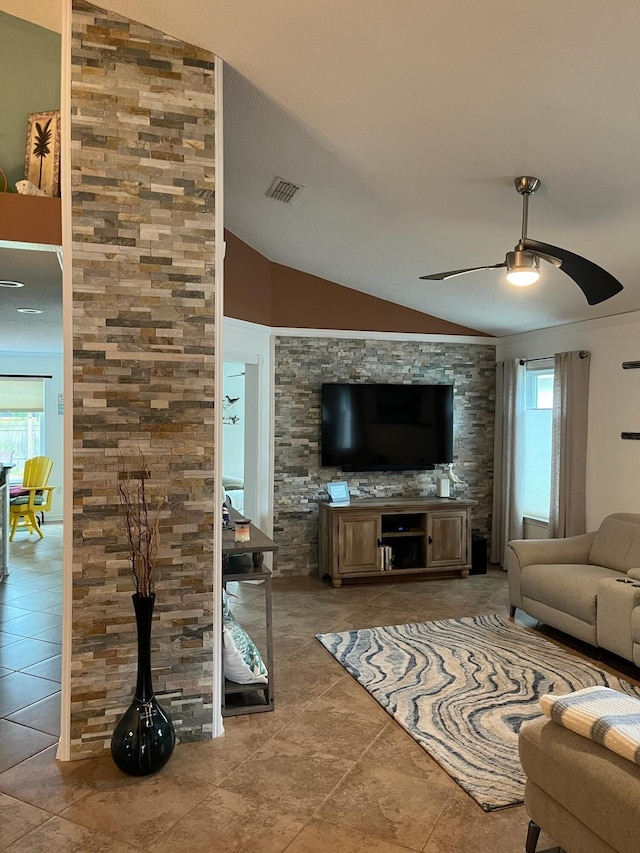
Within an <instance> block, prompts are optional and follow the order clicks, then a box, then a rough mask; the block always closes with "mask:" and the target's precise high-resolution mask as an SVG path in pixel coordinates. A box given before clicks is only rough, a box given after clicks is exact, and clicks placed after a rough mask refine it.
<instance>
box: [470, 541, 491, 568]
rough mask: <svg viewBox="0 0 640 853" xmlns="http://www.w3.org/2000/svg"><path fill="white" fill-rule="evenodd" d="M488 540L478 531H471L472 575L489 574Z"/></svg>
mask: <svg viewBox="0 0 640 853" xmlns="http://www.w3.org/2000/svg"><path fill="white" fill-rule="evenodd" d="M487 544H488V543H487V540H486V539H485V537H484V536H482V534H481V533H480V531H478V530H472V531H471V571H470V572H469V574H470V575H486V573H487Z"/></svg>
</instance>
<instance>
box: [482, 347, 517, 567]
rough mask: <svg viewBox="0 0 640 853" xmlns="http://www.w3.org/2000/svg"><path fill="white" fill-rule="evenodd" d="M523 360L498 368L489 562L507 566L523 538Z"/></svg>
mask: <svg viewBox="0 0 640 853" xmlns="http://www.w3.org/2000/svg"><path fill="white" fill-rule="evenodd" d="M520 361H521V360H520V359H519V358H517V359H510V360H508V361H499V362H498V363H497V365H496V421H495V438H494V447H493V519H492V523H491V552H490V555H489V560H490V561H491V562H492V563H500V565H501V566H502V567H503V568H504V567H505V566H506V549H507V543H508V542H509V540H510V539H522V537H523V528H522V512H523V510H522V504H523V474H524V441H523V436H522V431H523V429H524V412H525V366H524V364H521V363H520Z"/></svg>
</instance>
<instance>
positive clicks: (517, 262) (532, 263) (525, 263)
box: [507, 249, 540, 272]
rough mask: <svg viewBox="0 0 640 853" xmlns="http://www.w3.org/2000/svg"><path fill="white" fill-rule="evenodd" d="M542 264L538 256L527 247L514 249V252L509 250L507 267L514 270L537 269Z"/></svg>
mask: <svg viewBox="0 0 640 853" xmlns="http://www.w3.org/2000/svg"><path fill="white" fill-rule="evenodd" d="M539 266H540V261H539V260H538V256H537V255H534V253H533V252H528V251H526V249H514V251H513V252H507V269H508V270H509V272H511V271H512V270H520V269H522V270H537V269H538V268H539Z"/></svg>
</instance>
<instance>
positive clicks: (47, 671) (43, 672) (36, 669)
mask: <svg viewBox="0 0 640 853" xmlns="http://www.w3.org/2000/svg"><path fill="white" fill-rule="evenodd" d="M38 639H46V641H47V642H52V638H45V637H39V638H38ZM22 671H23V672H24V673H26V674H27V675H36V676H37V677H38V678H47V679H48V680H49V681H55V682H57V683H58V684H60V681H61V679H62V655H55V656H54V657H52V658H48V659H47V660H43V661H40V663H34V664H33V665H32V666H27V667H25V668H24V669H23V670H22Z"/></svg>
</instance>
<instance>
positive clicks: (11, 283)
mask: <svg viewBox="0 0 640 853" xmlns="http://www.w3.org/2000/svg"><path fill="white" fill-rule="evenodd" d="M0 287H24V284H23V283H22V282H21V281H9V280H4V279H3V280H0Z"/></svg>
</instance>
